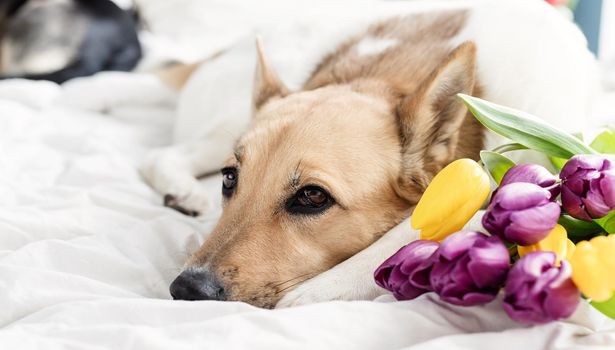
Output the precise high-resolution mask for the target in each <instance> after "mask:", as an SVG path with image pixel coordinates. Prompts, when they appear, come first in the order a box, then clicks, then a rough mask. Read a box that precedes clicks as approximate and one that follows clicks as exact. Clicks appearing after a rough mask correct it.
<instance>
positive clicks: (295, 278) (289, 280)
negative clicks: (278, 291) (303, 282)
mask: <svg viewBox="0 0 615 350" xmlns="http://www.w3.org/2000/svg"><path fill="white" fill-rule="evenodd" d="M309 274H310V272H308V273H304V274H303V275H299V276H296V277H293V278H291V279H288V280H286V281H284V282H280V283H278V284H274V285H272V286H271V287H272V288H278V287H280V286H281V285H283V284H286V283H289V282H292V281H295V280H297V279H299V278H301V277H305V276H306V275H309Z"/></svg>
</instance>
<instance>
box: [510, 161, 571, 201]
mask: <svg viewBox="0 0 615 350" xmlns="http://www.w3.org/2000/svg"><path fill="white" fill-rule="evenodd" d="M515 182H527V183H532V184H535V185H538V186H540V187H542V188H544V189H546V190H548V191H549V192H551V200H555V198H557V196H558V195H559V192H560V186H559V184H558V183H557V177H556V176H555V175H553V174H551V173H550V172H549V170H547V169H545V168H544V167H541V166H540V165H536V164H520V165H515V166H514V167H512V168H510V169H509V170H508V171H507V172H506V174H505V175H504V177H503V178H502V181H501V182H500V186H505V185H508V184H511V183H515Z"/></svg>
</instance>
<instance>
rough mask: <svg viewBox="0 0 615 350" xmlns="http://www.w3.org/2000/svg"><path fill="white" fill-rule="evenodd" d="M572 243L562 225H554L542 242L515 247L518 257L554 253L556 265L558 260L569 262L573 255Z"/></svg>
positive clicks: (573, 247)
mask: <svg viewBox="0 0 615 350" xmlns="http://www.w3.org/2000/svg"><path fill="white" fill-rule="evenodd" d="M574 249H575V246H574V243H572V241H571V240H569V239H568V234H567V233H566V229H565V228H564V227H563V226H562V225H555V228H554V229H553V230H551V232H550V233H549V235H548V236H547V237H545V238H544V239H543V240H542V241H540V242H538V243H536V244H532V245H529V246H517V251H518V252H519V256H524V255H525V254H527V253H530V252H536V251H549V252H554V253H555V255H557V263H558V264H559V262H560V260H562V259H566V260H570V258H571V257H572V254H573V253H574Z"/></svg>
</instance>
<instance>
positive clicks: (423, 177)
mask: <svg viewBox="0 0 615 350" xmlns="http://www.w3.org/2000/svg"><path fill="white" fill-rule="evenodd" d="M475 61H476V47H475V46H474V43H472V42H465V43H463V44H461V45H460V46H458V47H457V48H456V49H455V50H453V51H452V52H451V53H450V55H449V56H448V57H447V58H446V59H445V60H444V61H443V62H442V64H441V65H440V66H439V67H438V68H436V69H435V70H434V72H432V73H431V75H430V76H429V77H428V78H427V79H426V80H425V81H424V82H423V83H422V84H421V85H420V86H421V87H420V88H419V90H418V91H417V92H416V93H415V94H413V95H411V96H407V97H405V98H404V99H402V101H401V103H400V104H399V106H398V109H397V112H398V115H399V122H400V130H401V136H402V174H401V178H400V182H401V183H400V186H401V189H402V191H403V192H404V193H402V194H403V195H404V197H406V198H407V199H408V200H411V201H414V200H418V198H417V196H420V194H421V193H422V192H423V191H424V190H425V188H426V187H427V185H428V184H429V182H430V181H431V179H432V178H433V176H434V175H435V174H436V173H437V172H438V171H439V170H440V169H442V167H444V166H445V165H447V164H448V163H449V162H451V161H452V160H453V158H454V156H455V150H456V148H457V140H458V139H459V129H460V128H461V125H462V124H463V121H464V119H465V116H466V113H467V110H466V108H465V106H464V105H463V103H462V102H461V100H460V99H459V98H458V97H457V94H458V93H464V94H468V95H471V94H472V91H473V89H474V79H475V78H474V76H475Z"/></svg>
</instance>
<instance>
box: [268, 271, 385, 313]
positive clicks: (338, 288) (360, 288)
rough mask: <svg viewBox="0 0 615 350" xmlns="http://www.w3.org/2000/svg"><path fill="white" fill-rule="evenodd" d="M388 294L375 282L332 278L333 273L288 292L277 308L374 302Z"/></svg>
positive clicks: (329, 272)
mask: <svg viewBox="0 0 615 350" xmlns="http://www.w3.org/2000/svg"><path fill="white" fill-rule="evenodd" d="M384 293H386V291H385V290H384V289H381V288H380V287H378V286H377V285H376V284H375V283H374V282H373V280H370V279H369V278H368V279H364V278H357V279H352V278H346V277H345V276H332V274H331V271H327V272H325V273H324V274H322V275H320V276H317V277H315V278H314V279H312V280H309V281H307V282H305V283H303V284H302V285H300V286H299V287H297V288H295V289H293V290H292V291H290V292H288V293H287V294H286V295H285V296H284V297H283V298H282V299H281V300H280V301H279V302H278V303H277V305H276V308H284V307H290V306H299V305H306V304H314V303H321V302H325V301H332V300H373V299H375V298H376V297H378V296H380V295H382V294H384Z"/></svg>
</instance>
